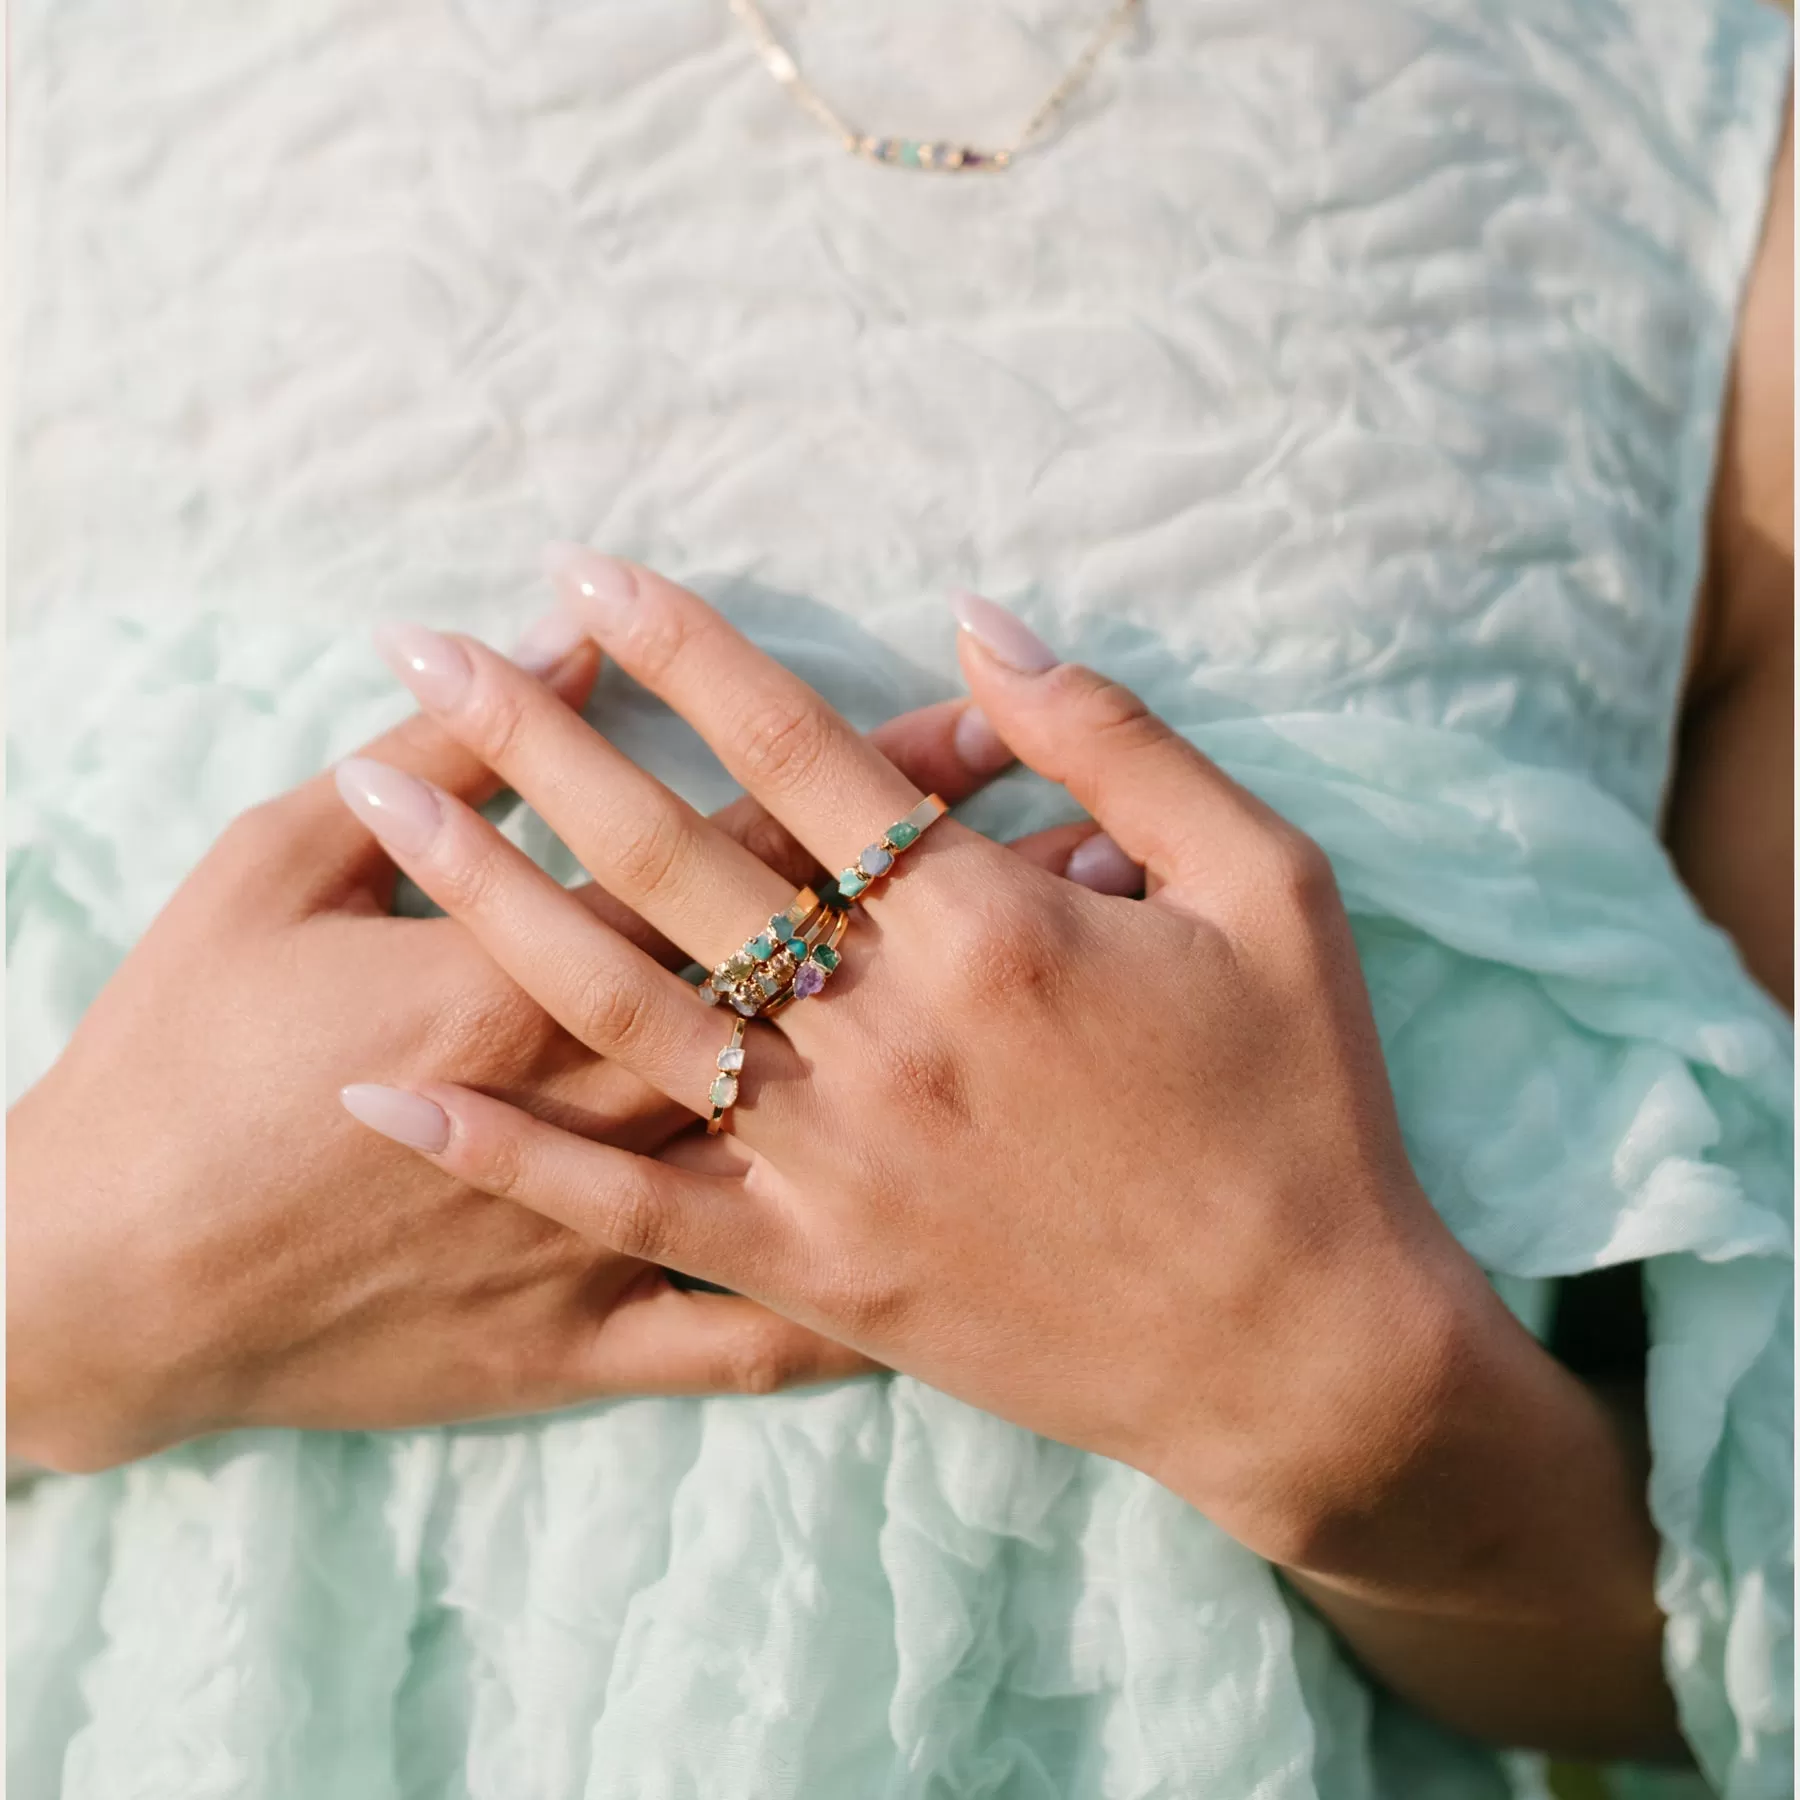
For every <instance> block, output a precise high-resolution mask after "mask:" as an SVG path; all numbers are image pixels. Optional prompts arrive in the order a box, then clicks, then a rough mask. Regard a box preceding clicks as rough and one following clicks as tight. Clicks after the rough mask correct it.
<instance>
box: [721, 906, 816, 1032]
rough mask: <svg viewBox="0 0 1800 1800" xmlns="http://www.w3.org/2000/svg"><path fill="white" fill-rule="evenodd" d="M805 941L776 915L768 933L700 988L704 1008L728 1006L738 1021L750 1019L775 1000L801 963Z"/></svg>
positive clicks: (760, 934) (730, 958)
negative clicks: (706, 1006)
mask: <svg viewBox="0 0 1800 1800" xmlns="http://www.w3.org/2000/svg"><path fill="white" fill-rule="evenodd" d="M806 955H807V944H806V939H805V938H804V937H803V936H802V935H801V931H800V927H799V926H798V925H796V924H795V922H794V921H793V919H792V918H790V917H789V916H788V914H786V913H776V914H775V915H774V916H773V917H772V918H771V919H770V920H769V924H768V929H767V930H765V931H760V932H758V933H757V934H756V936H755V937H753V938H752V939H751V940H750V941H749V943H747V944H746V945H745V946H744V947H743V949H741V950H737V951H734V952H733V953H732V954H731V955H730V956H728V957H726V959H725V960H724V961H723V962H722V963H720V964H719V966H718V967H717V968H716V969H714V970H713V972H712V973H711V974H710V975H709V976H708V977H707V978H706V980H704V981H703V982H701V984H700V998H701V999H702V1000H704V1001H705V1002H706V1004H707V1005H708V1006H720V1005H724V1006H729V1007H730V1008H731V1010H732V1011H733V1012H735V1013H737V1014H738V1015H739V1016H740V1017H741V1018H745V1019H754V1018H755V1017H756V1015H757V1014H758V1013H760V1012H764V1011H766V1010H767V1008H768V1007H769V1005H770V1003H771V1002H772V1001H774V1000H776V999H779V998H780V996H781V995H782V994H784V993H785V992H786V991H787V990H788V988H789V986H790V985H791V984H792V982H793V980H794V977H795V975H796V973H797V972H798V971H799V969H800V967H801V965H802V964H803V963H805V961H806Z"/></svg>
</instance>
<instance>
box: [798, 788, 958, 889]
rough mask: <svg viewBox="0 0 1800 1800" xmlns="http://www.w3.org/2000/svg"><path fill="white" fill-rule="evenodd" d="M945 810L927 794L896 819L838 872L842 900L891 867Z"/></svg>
mask: <svg viewBox="0 0 1800 1800" xmlns="http://www.w3.org/2000/svg"><path fill="white" fill-rule="evenodd" d="M949 810H950V808H949V807H947V806H946V805H945V804H944V802H943V801H942V800H940V799H939V798H938V797H937V795H936V794H927V795H926V796H925V798H924V799H923V800H921V801H920V802H919V804H918V805H917V806H915V807H914V808H913V809H912V811H911V812H909V813H908V814H907V815H906V817H905V818H904V819H896V820H895V821H894V823H893V824H892V825H890V826H889V827H888V828H887V830H886V831H884V832H883V833H882V834H881V836H880V837H878V838H877V839H876V840H875V842H874V843H872V844H871V845H869V847H868V848H867V849H866V850H865V851H863V853H862V855H861V856H859V857H858V858H857V859H856V861H855V862H853V863H852V864H851V865H850V867H849V868H847V869H846V870H844V872H843V873H842V874H841V875H839V876H838V878H837V883H836V887H837V891H838V893H839V894H840V895H842V896H843V898H844V899H846V900H855V899H857V898H858V897H859V896H860V895H861V894H863V893H864V892H866V891H867V889H868V888H870V887H871V886H872V885H873V884H874V883H875V882H877V881H879V880H880V879H881V877H882V876H883V875H885V874H887V873H888V871H889V870H890V869H892V868H893V866H894V858H895V857H897V856H898V855H899V854H900V853H901V852H902V851H903V850H910V849H911V848H912V846H913V845H914V844H916V843H917V842H918V841H919V839H920V838H921V837H922V836H923V835H924V834H925V832H927V831H928V830H929V829H930V828H931V827H932V826H933V825H935V824H936V823H937V822H938V820H939V819H941V818H942V817H943V816H944V814H945V813H947V812H948V811H949ZM828 904H829V902H828Z"/></svg>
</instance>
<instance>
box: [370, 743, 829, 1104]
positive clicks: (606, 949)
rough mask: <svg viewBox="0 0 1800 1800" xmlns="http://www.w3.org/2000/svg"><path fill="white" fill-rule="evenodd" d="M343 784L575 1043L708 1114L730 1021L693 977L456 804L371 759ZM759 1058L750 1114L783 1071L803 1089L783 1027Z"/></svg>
mask: <svg viewBox="0 0 1800 1800" xmlns="http://www.w3.org/2000/svg"><path fill="white" fill-rule="evenodd" d="M338 786H339V791H340V792H341V793H342V795H343V798H344V802H345V804H346V805H348V806H349V807H350V808H351V810H352V811H353V812H355V813H356V814H357V816H358V817H360V818H361V819H362V820H363V821H364V823H365V824H367V825H368V826H369V827H370V829H371V830H373V831H375V832H376V833H377V834H378V835H379V836H380V838H381V841H382V844H383V845H384V847H385V848H386V850H387V852H388V854H389V855H390V856H392V857H393V858H394V860H395V861H396V862H397V863H398V864H399V865H400V866H401V868H403V869H404V870H405V871H406V873H407V874H408V875H410V876H411V877H412V878H413V880H414V881H416V882H417V883H418V884H419V886H420V887H421V888H422V889H423V890H424V891H425V892H426V893H427V894H429V895H430V896H431V898H432V899H433V900H435V901H436V902H437V903H438V905H440V906H441V907H443V909H444V911H445V912H446V913H448V914H449V916H450V917H451V918H452V919H455V920H456V921H457V922H458V923H460V924H461V925H463V926H465V927H466V928H467V929H468V931H469V933H470V935H471V936H473V938H474V939H475V941H476V943H478V944H479V945H480V946H481V947H482V948H483V949H484V950H485V951H486V952H487V953H488V954H489V955H490V956H491V957H492V958H493V959H494V961H495V962H496V963H497V964H498V965H499V966H500V968H501V969H502V970H504V971H505V973H506V974H508V975H510V976H511V977H512V979H513V980H514V981H516V982H517V983H518V984H519V986H520V987H522V988H523V989H524V990H525V992H526V993H527V994H529V995H530V996H531V998H532V999H533V1000H535V1001H536V1002H537V1003H538V1005H539V1006H541V1007H543V1009H544V1010H545V1011H546V1012H547V1013H548V1014H549V1015H550V1016H551V1017H552V1018H553V1019H555V1020H556V1022H557V1023H558V1024H559V1025H561V1026H562V1028H563V1029H564V1030H565V1031H567V1032H568V1033H569V1034H570V1035H571V1036H572V1037H574V1038H575V1039H576V1040H577V1042H579V1043H582V1044H585V1045H586V1046H587V1047H588V1048H589V1049H590V1050H592V1051H594V1052H596V1053H597V1054H598V1055H600V1056H604V1057H609V1058H612V1059H615V1060H616V1061H618V1062H620V1063H622V1064H624V1066H625V1067H626V1068H628V1069H629V1070H631V1071H632V1073H634V1074H636V1075H638V1076H640V1077H641V1078H642V1079H643V1080H645V1081H648V1082H649V1083H650V1084H651V1085H652V1086H654V1087H656V1088H658V1089H660V1090H661V1091H662V1092H663V1093H665V1094H667V1095H668V1096H669V1097H670V1098H671V1099H673V1100H677V1101H679V1102H680V1103H681V1104H682V1105H683V1106H685V1107H687V1108H688V1109H689V1110H690V1111H692V1112H695V1113H700V1114H705V1113H708V1112H710V1110H711V1106H710V1102H709V1101H708V1098H707V1093H708V1090H709V1088H710V1087H711V1086H712V1083H713V1081H714V1079H715V1077H716V1076H717V1074H718V1067H717V1058H718V1053H719V1050H720V1049H721V1047H722V1046H723V1044H724V1042H725V1039H726V1036H727V1033H728V1026H727V1023H726V1021H725V1020H724V1019H723V1018H721V1017H720V1015H719V1014H718V1012H716V1011H711V1010H709V1009H708V1008H706V1007H704V1006H702V1005H701V1004H700V1001H699V1000H698V998H697V997H696V996H695V993H694V990H693V989H692V988H690V987H689V986H688V985H687V983H686V982H684V981H683V980H681V978H680V977H679V976H677V975H673V974H671V973H670V972H669V971H668V970H667V969H665V968H663V967H661V966H660V965H659V964H658V963H656V962H654V961H653V960H652V959H651V958H649V957H647V956H646V955H644V953H643V952H642V951H641V950H638V949H637V948H636V947H635V946H633V945H631V944H628V943H626V942H625V941H624V939H622V938H621V937H619V935H618V934H617V933H616V932H613V931H610V930H608V929H607V927H606V926H605V925H603V924H602V923H601V922H600V921H599V920H598V919H596V918H595V917H594V916H593V914H592V913H591V912H589V911H588V910H587V909H586V908H585V907H584V906H582V905H581V903H580V902H579V901H577V900H576V899H575V898H574V897H573V896H572V895H570V894H569V893H568V891H567V890H566V889H564V888H563V887H561V886H560V885H559V884H558V883H557V882H556V881H555V880H553V879H552V878H551V877H550V876H549V875H547V874H546V873H545V872H544V871H543V870H542V869H540V868H539V867H538V866H537V864H536V863H534V862H533V861H532V860H531V859H530V858H529V857H528V856H526V855H525V853H524V852H523V851H522V850H520V849H518V848H517V846H516V845H513V844H511V843H509V842H508V841H507V840H506V839H505V838H503V837H502V836H501V835H500V833H499V832H498V831H496V830H495V829H494V827H493V826H492V825H491V824H489V822H488V821H487V820H486V819H484V818H482V817H481V815H480V814H479V813H476V812H474V811H472V810H471V809H470V808H469V807H467V806H465V805H464V804H463V803H462V802H461V801H460V800H456V799H453V798H452V797H451V796H450V795H448V794H446V793H444V792H442V790H440V789H437V788H433V787H432V786H430V785H429V783H426V782H422V781H420V780H419V779H418V778H417V777H416V776H412V775H407V774H403V773H402V772H401V771H399V770H397V769H390V768H388V767H387V766H386V765H385V764H383V763H377V762H370V761H366V760H357V759H353V760H352V761H350V762H347V763H344V764H341V765H340V767H339V769H338ZM764 1038H766V1040H767V1041H766V1042H762V1041H761V1040H762V1039H764ZM755 1061H756V1068H755V1071H754V1076H753V1085H752V1088H751V1093H750V1095H749V1097H748V1098H749V1102H750V1104H749V1106H748V1107H747V1109H746V1110H753V1109H754V1105H755V1096H756V1095H757V1094H760V1093H764V1092H766V1091H772V1090H771V1086H770V1084H771V1081H772V1080H774V1081H779V1079H780V1077H782V1076H784V1075H785V1076H786V1077H787V1080H786V1081H785V1083H782V1084H781V1085H783V1087H784V1089H785V1091H786V1092H788V1093H790V1094H798V1093H799V1092H800V1091H801V1086H800V1084H799V1083H798V1082H797V1081H796V1080H795V1070H794V1068H793V1066H792V1065H793V1061H794V1052H793V1050H792V1049H791V1047H790V1046H789V1045H788V1042H787V1040H786V1039H785V1038H783V1037H782V1036H781V1035H780V1034H779V1033H778V1032H772V1031H771V1032H766V1033H759V1044H758V1048H757V1052H756V1058H755Z"/></svg>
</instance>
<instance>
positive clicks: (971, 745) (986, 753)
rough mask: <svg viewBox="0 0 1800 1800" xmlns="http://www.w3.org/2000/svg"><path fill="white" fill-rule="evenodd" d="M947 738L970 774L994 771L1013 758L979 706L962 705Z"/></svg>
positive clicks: (991, 772)
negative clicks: (961, 710) (952, 729)
mask: <svg viewBox="0 0 1800 1800" xmlns="http://www.w3.org/2000/svg"><path fill="white" fill-rule="evenodd" d="M950 741H951V742H952V743H953V744H954V745H955V746H956V754H957V755H958V756H959V757H960V758H961V759H962V765H963V767H964V768H965V769H967V770H968V771H969V773H970V774H971V775H998V774H999V773H1000V771H1001V770H1002V769H1004V768H1008V767H1010V766H1011V764H1012V763H1013V762H1014V760H1015V758H1014V756H1013V753H1012V752H1011V751H1010V750H1009V749H1008V748H1007V747H1006V745H1005V743H1004V742H1003V741H1002V739H1001V736H1000V734H999V732H997V731H996V730H995V729H994V727H993V723H992V721H991V720H990V719H989V718H988V716H987V714H986V713H984V712H983V711H982V710H981V708H980V707H979V706H968V707H964V708H963V715H962V717H961V718H960V719H958V720H957V721H956V729H955V730H954V731H953V732H951V734H950Z"/></svg>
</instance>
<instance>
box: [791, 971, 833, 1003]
mask: <svg viewBox="0 0 1800 1800" xmlns="http://www.w3.org/2000/svg"><path fill="white" fill-rule="evenodd" d="M824 985H825V971H824V970H823V969H821V968H820V967H819V965H818V964H817V963H814V962H807V963H802V964H801V965H800V969H799V972H798V973H797V974H796V975H795V976H794V997H795V998H796V999H797V1000H804V999H806V997H807V996H808V995H809V994H816V993H817V992H818V991H819V989H820V988H822V987H823V986H824Z"/></svg>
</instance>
